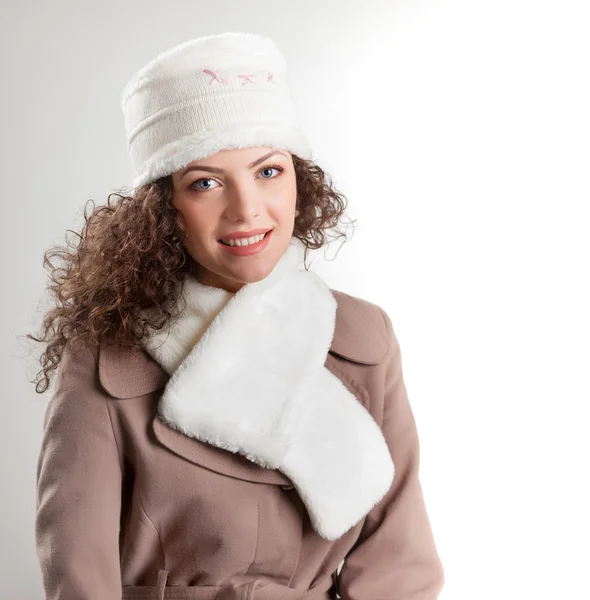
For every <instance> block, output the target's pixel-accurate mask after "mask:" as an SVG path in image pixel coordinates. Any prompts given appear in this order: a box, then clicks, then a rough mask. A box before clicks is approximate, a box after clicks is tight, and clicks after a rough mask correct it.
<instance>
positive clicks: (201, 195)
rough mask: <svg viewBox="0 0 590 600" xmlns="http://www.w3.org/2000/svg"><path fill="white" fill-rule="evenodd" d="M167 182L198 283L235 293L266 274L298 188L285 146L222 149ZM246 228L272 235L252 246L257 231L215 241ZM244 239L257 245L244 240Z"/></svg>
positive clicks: (291, 218)
mask: <svg viewBox="0 0 590 600" xmlns="http://www.w3.org/2000/svg"><path fill="white" fill-rule="evenodd" d="M172 181H173V192H172V202H173V205H174V206H175V207H176V209H177V210H178V211H179V219H180V222H181V223H182V226H183V228H184V230H185V232H186V238H185V240H184V243H185V246H186V248H187V251H188V253H189V254H190V255H191V256H192V257H193V258H194V260H195V261H196V262H197V275H196V277H197V279H198V280H199V281H200V282H201V283H204V284H205V285H211V286H214V287H219V288H223V289H226V290H228V291H230V292H237V291H238V290H239V289H240V288H241V287H242V286H243V285H244V284H246V283H252V282H256V281H260V280H261V279H264V278H265V277H266V276H267V275H269V274H270V273H271V271H272V270H273V268H274V267H275V265H276V264H277V262H278V261H279V259H280V258H281V256H282V255H283V253H284V252H285V250H286V249H287V246H288V245H289V242H290V241H291V237H292V235H293V229H294V225H295V204H296V200H297V186H296V179H295V169H294V166H293V162H292V158H291V154H290V153H289V152H288V151H283V150H276V149H274V148H269V147H256V148H239V149H232V150H223V151H221V152H218V153H217V154H214V155H212V156H208V157H207V158H204V159H201V160H195V161H193V162H191V163H189V164H188V165H187V166H186V167H183V168H182V169H180V170H178V171H177V172H176V173H174V174H173V175H172ZM252 230H261V231H262V232H266V231H269V230H270V233H268V234H266V236H265V238H264V239H263V240H262V241H260V242H258V243H256V242H257V240H258V239H259V237H260V236H258V237H257V238H256V240H251V239H250V240H249V238H244V237H242V238H236V239H239V240H240V241H239V244H240V245H237V244H236V245H231V246H228V245H226V244H224V243H223V242H222V241H221V240H222V239H226V238H229V237H231V236H232V235H235V234H242V233H248V232H250V231H252ZM245 240H249V242H255V243H253V244H252V245H245V244H244V243H243V242H244V241H245ZM234 242H235V240H234ZM234 242H232V244H233V243H234Z"/></svg>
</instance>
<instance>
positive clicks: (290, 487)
mask: <svg viewBox="0 0 590 600" xmlns="http://www.w3.org/2000/svg"><path fill="white" fill-rule="evenodd" d="M294 488H295V486H294V485H291V484H289V483H285V484H283V485H281V489H282V490H285V491H286V492H288V491H290V490H292V489H294Z"/></svg>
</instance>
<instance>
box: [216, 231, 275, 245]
mask: <svg viewBox="0 0 590 600" xmlns="http://www.w3.org/2000/svg"><path fill="white" fill-rule="evenodd" d="M271 231H272V229H269V230H268V231H266V232H265V233H264V237H263V238H262V239H261V240H260V241H262V240H264V239H265V238H266V237H267V236H268V234H269V233H270V232H271ZM257 235H260V234H257ZM241 237H242V238H249V237H253V236H251V235H247V236H241ZM224 239H226V238H220V239H219V240H217V241H218V242H219V243H220V244H223V245H224V246H229V244H226V243H225V242H224V241H223V240H224ZM227 239H230V240H239V239H240V238H239V237H234V238H227ZM258 243H260V242H258Z"/></svg>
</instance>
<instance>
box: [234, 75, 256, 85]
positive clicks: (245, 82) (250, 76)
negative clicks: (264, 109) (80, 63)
mask: <svg viewBox="0 0 590 600" xmlns="http://www.w3.org/2000/svg"><path fill="white" fill-rule="evenodd" d="M238 77H242V79H243V80H244V81H242V85H246V84H247V83H255V82H254V81H252V79H251V78H252V77H256V75H253V74H251V75H238Z"/></svg>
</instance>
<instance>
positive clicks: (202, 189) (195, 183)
mask: <svg viewBox="0 0 590 600" xmlns="http://www.w3.org/2000/svg"><path fill="white" fill-rule="evenodd" d="M272 169H274V170H275V171H278V172H279V173H282V172H283V171H284V169H283V167H281V166H279V165H268V166H266V167H262V169H260V170H259V171H258V173H262V172H263V171H271V170H272ZM276 177H278V175H275V176H274V177H272V176H270V177H262V179H275V178H276ZM200 181H216V180H215V179H213V178H211V177H201V178H199V179H196V180H195V181H193V183H191V185H189V189H191V190H194V191H196V192H206V191H208V190H212V189H215V187H201V186H199V185H198V184H199V182H200Z"/></svg>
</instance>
